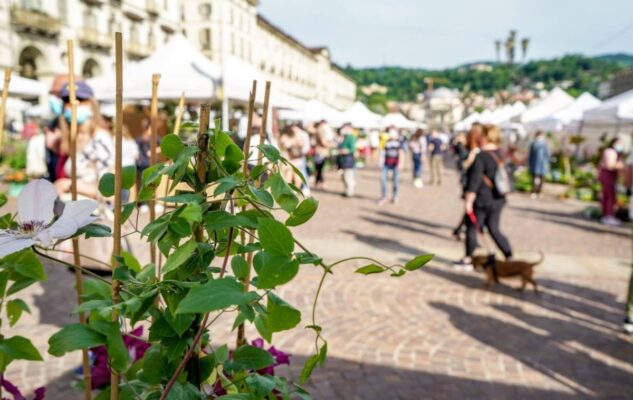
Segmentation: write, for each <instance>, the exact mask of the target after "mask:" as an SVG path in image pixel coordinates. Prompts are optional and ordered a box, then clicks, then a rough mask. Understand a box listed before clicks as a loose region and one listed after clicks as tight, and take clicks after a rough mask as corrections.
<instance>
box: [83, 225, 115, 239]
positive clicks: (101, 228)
mask: <svg viewBox="0 0 633 400" xmlns="http://www.w3.org/2000/svg"><path fill="white" fill-rule="evenodd" d="M78 234H79V235H82V234H85V235H86V239H89V238H91V237H110V236H112V231H111V230H110V227H109V226H106V225H102V224H88V225H86V226H84V227H83V228H81V229H80V230H79V231H78Z"/></svg>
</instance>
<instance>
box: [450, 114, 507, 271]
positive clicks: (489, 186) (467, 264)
mask: <svg viewBox="0 0 633 400" xmlns="http://www.w3.org/2000/svg"><path fill="white" fill-rule="evenodd" d="M500 141H501V132H500V131H499V128H497V127H496V126H493V125H484V126H483V135H482V145H481V152H480V153H479V154H477V157H475V161H474V162H473V164H472V166H471V167H470V168H469V169H468V173H467V179H466V194H465V196H464V208H465V212H466V214H467V215H470V214H471V213H474V215H475V217H476V220H477V221H476V222H477V225H475V223H474V222H473V221H471V219H470V218H468V219H467V231H466V257H464V258H463V259H462V260H460V261H459V262H458V263H457V264H456V266H458V267H461V268H463V269H468V270H472V268H473V266H472V255H473V253H474V251H475V247H477V228H478V227H481V228H483V227H486V228H487V229H488V233H490V236H492V239H493V240H494V241H495V243H496V244H497V247H499V249H500V250H501V251H502V252H503V255H504V256H505V258H506V259H509V258H511V257H512V248H511V247H510V243H509V242H508V239H507V238H506V237H505V236H504V235H503V234H502V233H501V231H500V230H499V223H500V221H501V211H502V210H503V206H504V205H505V203H506V199H505V196H504V195H503V194H500V193H499V192H498V191H497V190H496V188H495V185H494V182H495V174H496V171H497V168H499V164H498V162H497V161H498V160H501V159H502V156H501V152H500V151H499V143H500Z"/></svg>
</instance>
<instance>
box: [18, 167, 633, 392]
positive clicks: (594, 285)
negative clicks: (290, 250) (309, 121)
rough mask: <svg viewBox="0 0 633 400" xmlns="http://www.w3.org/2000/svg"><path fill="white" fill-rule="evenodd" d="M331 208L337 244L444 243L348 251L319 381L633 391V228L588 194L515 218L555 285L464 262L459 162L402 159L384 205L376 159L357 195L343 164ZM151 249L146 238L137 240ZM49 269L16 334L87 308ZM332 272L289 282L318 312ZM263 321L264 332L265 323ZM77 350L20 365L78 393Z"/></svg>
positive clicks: (295, 341) (333, 254)
mask: <svg viewBox="0 0 633 400" xmlns="http://www.w3.org/2000/svg"><path fill="white" fill-rule="evenodd" d="M327 177H328V178H329V181H328V182H327V184H328V189H327V192H315V193H314V195H315V196H316V197H317V198H318V199H319V200H320V202H321V203H320V209H319V212H318V213H317V218H316V219H315V220H314V221H311V222H310V223H308V224H307V225H306V226H303V227H301V228H299V229H298V230H297V231H296V232H297V233H296V236H297V238H299V239H301V240H302V241H303V242H304V243H305V244H306V245H307V246H308V247H310V248H311V249H312V250H314V251H315V252H317V253H320V254H322V255H323V256H324V257H325V258H326V259H327V260H335V259H337V258H343V257H347V256H351V255H369V256H372V257H376V258H379V259H381V260H384V261H385V262H390V263H396V262H403V261H405V260H406V259H407V258H410V257H412V256H414V255H416V254H420V253H427V252H430V253H435V254H436V258H435V260H434V261H433V262H431V263H430V264H429V266H428V267H427V268H425V269H424V270H423V271H418V272H415V273H411V274H408V275H407V276H405V277H402V278H391V277H389V276H386V275H385V276H381V275H373V276H360V275H355V274H353V269H354V266H356V265H355V264H351V265H341V266H340V267H337V269H336V270H335V273H334V275H333V276H331V277H330V278H329V279H328V280H327V281H326V284H325V288H324V292H323V295H322V298H321V300H320V304H319V308H318V312H317V323H318V324H320V325H321V326H323V329H324V336H325V337H326V338H327V339H328V340H329V360H328V363H327V365H326V367H325V368H324V369H320V370H317V371H316V372H315V374H314V376H313V380H312V382H311V383H310V384H309V387H310V389H311V391H312V393H313V395H314V397H315V398H316V399H423V398H432V399H444V398H447V399H449V398H450V399H453V398H468V399H473V398H475V399H477V398H482V399H484V398H485V399H488V398H520V399H524V398H539V399H542V398H548V399H549V398H570V399H571V398H583V397H584V398H610V399H611V398H630V393H631V392H630V391H631V387H630V385H631V382H632V381H633V338H631V337H627V336H625V335H623V334H621V333H620V322H621V318H622V311H623V299H624V292H625V289H626V282H627V281H628V274H629V273H630V266H629V263H630V254H631V247H630V245H631V238H630V230H628V228H607V227H604V226H602V225H600V224H598V223H596V222H593V221H590V220H588V219H585V218H584V217H583V214H582V212H583V210H584V208H585V206H586V205H585V204H582V203H578V202H569V201H559V200H556V199H544V200H541V201H535V200H531V199H529V198H528V197H527V196H524V195H512V196H511V198H510V199H509V203H508V206H507V208H506V211H505V214H504V216H503V228H504V229H503V230H504V231H505V232H506V234H507V235H508V236H509V238H510V240H511V242H512V244H513V246H514V248H515V250H516V253H517V256H518V257H519V258H526V259H536V258H537V257H538V251H539V250H543V251H544V252H545V254H546V260H545V262H544V264H543V265H541V266H539V267H537V272H536V279H537V281H538V282H539V284H540V286H541V289H542V293H541V294H540V295H536V294H534V293H533V292H532V291H531V290H528V291H526V292H525V293H521V292H518V291H516V290H515V289H514V288H515V287H516V286H518V282H516V281H513V280H509V281H504V282H503V285H501V286H497V287H494V288H492V289H485V288H484V287H483V277H482V276H481V275H480V274H477V273H464V272H458V271H455V270H454V269H452V267H451V262H452V261H453V260H456V259H457V258H459V257H460V256H461V255H462V252H463V244H462V243H457V242H455V241H454V240H453V239H452V238H451V236H450V233H451V229H452V227H453V226H454V225H456V224H457V221H458V220H459V216H460V215H459V214H460V210H461V203H460V199H459V188H458V186H457V183H456V182H457V178H456V175H455V174H454V173H453V172H451V171H447V172H446V175H445V179H444V186H442V187H428V186H427V187H425V188H423V189H415V188H413V187H412V185H411V181H410V178H409V177H408V171H405V172H403V179H402V189H401V196H400V201H399V203H398V204H395V205H391V204H388V205H385V206H382V207H379V206H378V205H377V204H376V200H377V199H378V194H379V184H378V171H377V170H375V169H367V170H360V171H359V173H358V178H359V179H358V180H359V185H358V190H357V192H358V197H357V198H355V199H345V198H343V197H341V196H340V194H339V193H341V192H342V185H341V183H340V182H339V179H338V177H337V176H336V175H335V174H334V173H330V174H329V175H328V176H327ZM134 250H135V253H136V254H138V255H139V257H141V258H144V257H146V252H147V251H146V246H143V247H138V246H134ZM47 271H48V272H49V274H50V278H49V280H48V281H47V282H45V283H43V284H41V285H37V286H34V287H32V288H30V289H29V291H28V293H29V295H28V297H29V298H28V299H27V301H28V303H29V304H30V305H32V309H33V315H32V316H30V317H28V316H27V317H24V318H23V320H22V321H20V323H19V324H18V326H17V327H15V328H13V329H12V330H11V332H8V333H7V334H14V333H18V332H19V333H20V334H24V335H27V336H29V337H32V338H34V342H35V343H36V345H38V347H40V349H45V348H46V340H47V338H48V337H49V336H50V334H51V333H53V332H54V331H55V330H56V329H58V327H59V326H61V325H62V324H64V323H69V322H73V321H74V317H73V316H71V315H70V311H71V310H72V309H73V305H74V291H73V277H72V274H70V273H68V272H67V271H66V270H64V269H62V268H60V267H53V266H47ZM319 278H320V271H319V270H318V269H316V268H315V267H311V266H304V267H303V269H302V271H301V274H300V276H299V278H298V280H297V282H298V283H297V284H296V285H294V284H293V286H292V287H288V288H282V289H281V291H280V293H281V296H282V297H283V298H284V299H286V300H287V301H289V302H290V303H292V304H294V305H295V306H297V307H298V308H300V309H301V310H302V311H303V315H304V319H305V323H306V324H308V323H309V321H308V320H309V315H310V308H311V304H312V299H313V295H314V292H315V289H316V286H317V283H318V279H319ZM231 322H232V321H229V320H221V321H219V322H218V325H217V326H216V327H215V328H214V329H213V337H214V339H215V340H216V341H222V340H229V338H230V341H231V342H232V341H233V336H234V334H233V333H231V332H229V329H230V324H231ZM251 337H252V338H254V337H255V334H254V333H253V332H251ZM275 345H276V347H278V348H281V349H283V350H284V351H288V352H290V353H292V354H293V357H292V364H291V367H290V368H289V369H288V368H284V369H281V370H280V372H281V373H283V374H287V375H290V376H292V377H294V378H295V379H296V378H297V377H298V374H299V371H300V369H301V366H302V362H303V361H304V360H305V358H306V357H307V356H309V355H310V354H311V352H312V351H313V342H312V336H311V333H310V332H309V331H306V330H304V329H301V328H299V329H296V330H294V331H292V332H288V333H285V334H280V335H278V336H276V337H275ZM78 365H79V354H73V355H70V356H67V357H64V358H53V357H52V356H48V355H47V356H46V363H39V364H37V363H29V364H27V363H17V362H16V363H14V364H12V365H11V367H10V368H9V372H8V374H7V376H8V378H9V379H11V380H13V381H14V383H17V384H19V385H20V386H23V387H31V388H33V387H37V386H40V385H44V384H45V385H46V386H47V387H48V388H49V397H47V398H50V399H61V398H64V399H72V398H80V397H81V394H80V392H78V391H75V390H74V389H70V382H71V376H72V372H71V370H72V369H73V368H74V367H76V366H78Z"/></svg>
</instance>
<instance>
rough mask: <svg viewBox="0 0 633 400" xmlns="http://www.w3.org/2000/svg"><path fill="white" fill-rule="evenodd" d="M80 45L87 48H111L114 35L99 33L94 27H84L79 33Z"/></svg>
mask: <svg viewBox="0 0 633 400" xmlns="http://www.w3.org/2000/svg"><path fill="white" fill-rule="evenodd" d="M78 39H79V45H80V46H81V47H85V48H87V49H95V50H105V51H107V50H110V48H111V47H112V37H110V35H105V34H103V33H99V32H97V31H96V30H94V29H84V30H82V31H80V32H79V34H78Z"/></svg>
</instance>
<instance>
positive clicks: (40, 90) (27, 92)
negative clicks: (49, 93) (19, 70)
mask: <svg viewBox="0 0 633 400" xmlns="http://www.w3.org/2000/svg"><path fill="white" fill-rule="evenodd" d="M44 94H46V86H44V84H43V83H42V82H38V81H36V80H34V79H29V78H24V77H21V76H20V75H11V80H10V81H9V96H13V97H23V98H35V97H40V96H42V95H44Z"/></svg>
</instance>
